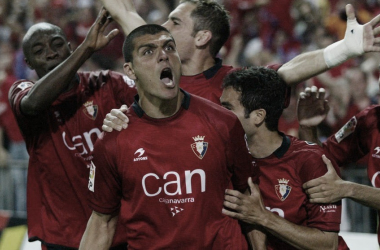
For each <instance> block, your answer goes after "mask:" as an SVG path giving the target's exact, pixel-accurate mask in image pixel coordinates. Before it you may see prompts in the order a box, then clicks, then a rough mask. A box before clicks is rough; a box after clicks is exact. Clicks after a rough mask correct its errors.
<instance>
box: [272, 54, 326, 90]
mask: <svg viewBox="0 0 380 250" xmlns="http://www.w3.org/2000/svg"><path fill="white" fill-rule="evenodd" d="M327 69H328V67H327V65H326V62H325V59H324V56H323V50H316V51H312V52H306V53H303V54H301V55H298V56H297V57H295V58H293V59H292V60H290V61H289V62H287V63H285V64H284V65H282V66H281V68H279V70H278V73H279V74H280V76H281V77H282V79H284V81H285V82H286V83H287V84H288V85H290V86H292V85H296V84H298V83H300V82H302V81H305V80H307V79H309V78H311V77H313V76H315V75H318V74H320V73H322V72H324V71H326V70H327Z"/></svg>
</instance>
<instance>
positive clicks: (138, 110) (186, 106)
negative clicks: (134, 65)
mask: <svg viewBox="0 0 380 250" xmlns="http://www.w3.org/2000/svg"><path fill="white" fill-rule="evenodd" d="M180 91H181V92H182V93H183V94H184V98H183V100H182V104H181V107H182V108H184V109H186V110H187V109H189V106H190V94H189V93H188V92H186V91H184V90H183V89H180ZM139 99H140V98H139V95H138V94H137V95H135V101H134V102H133V104H132V108H133V111H135V113H136V115H137V116H138V117H140V118H141V117H142V116H143V115H144V114H145V112H144V110H143V109H142V108H141V107H140V105H139Z"/></svg>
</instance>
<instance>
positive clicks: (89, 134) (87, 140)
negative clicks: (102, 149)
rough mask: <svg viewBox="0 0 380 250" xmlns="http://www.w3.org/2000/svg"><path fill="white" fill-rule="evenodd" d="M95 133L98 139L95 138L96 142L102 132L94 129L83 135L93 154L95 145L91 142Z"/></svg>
mask: <svg viewBox="0 0 380 250" xmlns="http://www.w3.org/2000/svg"><path fill="white" fill-rule="evenodd" d="M94 133H95V134H96V137H95V140H96V139H97V138H98V137H99V135H100V134H101V132H100V130H99V129H98V128H93V129H91V130H90V131H89V132H84V133H83V136H84V138H85V139H86V142H87V145H88V148H89V149H90V151H91V152H92V151H93V150H94V144H93V143H92V140H91V135H92V134H94Z"/></svg>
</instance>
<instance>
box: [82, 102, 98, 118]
mask: <svg viewBox="0 0 380 250" xmlns="http://www.w3.org/2000/svg"><path fill="white" fill-rule="evenodd" d="M83 106H84V108H83V113H84V114H85V115H86V116H87V117H89V118H91V119H92V120H95V119H96V116H97V115H98V105H93V101H88V102H85V103H84V104H83Z"/></svg>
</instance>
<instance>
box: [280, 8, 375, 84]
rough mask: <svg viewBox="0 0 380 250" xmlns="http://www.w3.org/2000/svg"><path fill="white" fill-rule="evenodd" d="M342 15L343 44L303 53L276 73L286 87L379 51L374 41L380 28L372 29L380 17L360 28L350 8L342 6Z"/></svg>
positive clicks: (339, 43)
mask: <svg viewBox="0 0 380 250" xmlns="http://www.w3.org/2000/svg"><path fill="white" fill-rule="evenodd" d="M346 14H347V28H346V34H345V37H344V39H343V40H341V41H338V42H335V43H333V44H331V45H329V46H328V47H326V48H325V49H321V50H317V51H312V52H307V53H303V54H301V55H299V56H297V57H295V58H294V59H292V60H291V61H289V62H287V63H285V64H284V65H283V66H282V67H281V68H280V69H279V70H278V73H279V74H280V75H281V77H282V78H283V79H284V80H285V82H286V83H287V84H288V85H294V84H298V83H300V82H302V81H304V80H306V79H308V78H310V77H313V76H315V75H317V74H320V73H322V72H324V71H326V70H328V69H329V68H331V67H335V66H337V65H339V64H341V63H343V62H344V61H346V60H348V59H350V58H352V57H356V56H360V55H362V54H363V53H365V52H375V51H377V52H378V51H380V44H379V42H380V38H377V37H376V36H377V35H379V33H380V28H378V27H376V26H377V25H378V24H379V23H380V15H377V16H376V17H375V18H373V19H372V20H371V21H370V22H368V23H366V24H364V25H360V24H358V22H357V21H356V18H355V11H354V8H353V7H352V5H351V4H347V5H346Z"/></svg>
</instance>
